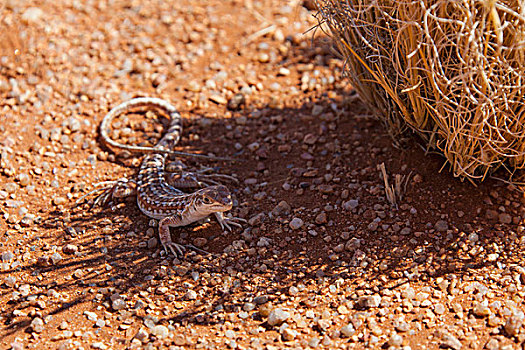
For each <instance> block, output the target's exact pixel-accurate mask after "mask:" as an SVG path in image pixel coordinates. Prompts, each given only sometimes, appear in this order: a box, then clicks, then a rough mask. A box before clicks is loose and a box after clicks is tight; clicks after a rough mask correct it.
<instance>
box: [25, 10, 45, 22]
mask: <svg viewBox="0 0 525 350" xmlns="http://www.w3.org/2000/svg"><path fill="white" fill-rule="evenodd" d="M43 15H44V11H42V9H40V8H38V7H29V8H28V9H27V10H25V11H24V13H22V20H23V21H24V22H26V23H30V22H33V23H35V22H38V21H39V20H40V18H41V17H42V16H43Z"/></svg>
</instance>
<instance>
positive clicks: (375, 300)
mask: <svg viewBox="0 0 525 350" xmlns="http://www.w3.org/2000/svg"><path fill="white" fill-rule="evenodd" d="M380 304H381V297H380V296H379V295H365V296H362V297H359V299H358V300H357V305H359V306H360V307H362V308H365V309H369V308H374V307H379V305H380Z"/></svg>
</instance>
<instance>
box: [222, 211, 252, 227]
mask: <svg viewBox="0 0 525 350" xmlns="http://www.w3.org/2000/svg"><path fill="white" fill-rule="evenodd" d="M215 217H216V218H217V221H218V222H219V225H221V228H222V229H223V230H224V228H226V229H228V231H231V230H232V228H231V226H230V225H232V226H237V227H240V228H242V225H241V224H240V223H238V222H237V221H240V222H242V223H246V222H247V221H246V220H245V219H242V218H237V217H231V218H230V217H225V216H224V214H223V213H221V212H217V213H215Z"/></svg>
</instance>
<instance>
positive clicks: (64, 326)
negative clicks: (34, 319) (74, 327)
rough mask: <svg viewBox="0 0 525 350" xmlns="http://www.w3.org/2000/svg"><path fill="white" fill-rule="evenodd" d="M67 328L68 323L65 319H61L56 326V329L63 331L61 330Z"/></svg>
mask: <svg viewBox="0 0 525 350" xmlns="http://www.w3.org/2000/svg"><path fill="white" fill-rule="evenodd" d="M68 328H69V323H67V322H66V321H62V322H61V323H60V325H59V326H58V329H60V330H62V331H63V330H66V329H68Z"/></svg>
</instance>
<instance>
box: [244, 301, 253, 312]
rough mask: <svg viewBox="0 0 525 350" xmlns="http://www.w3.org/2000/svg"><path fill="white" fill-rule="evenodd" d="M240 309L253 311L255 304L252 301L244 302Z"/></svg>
mask: <svg viewBox="0 0 525 350" xmlns="http://www.w3.org/2000/svg"><path fill="white" fill-rule="evenodd" d="M242 309H243V310H244V311H247V312H249V311H253V310H254V309H255V304H254V303H245V304H244V305H243V306H242Z"/></svg>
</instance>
